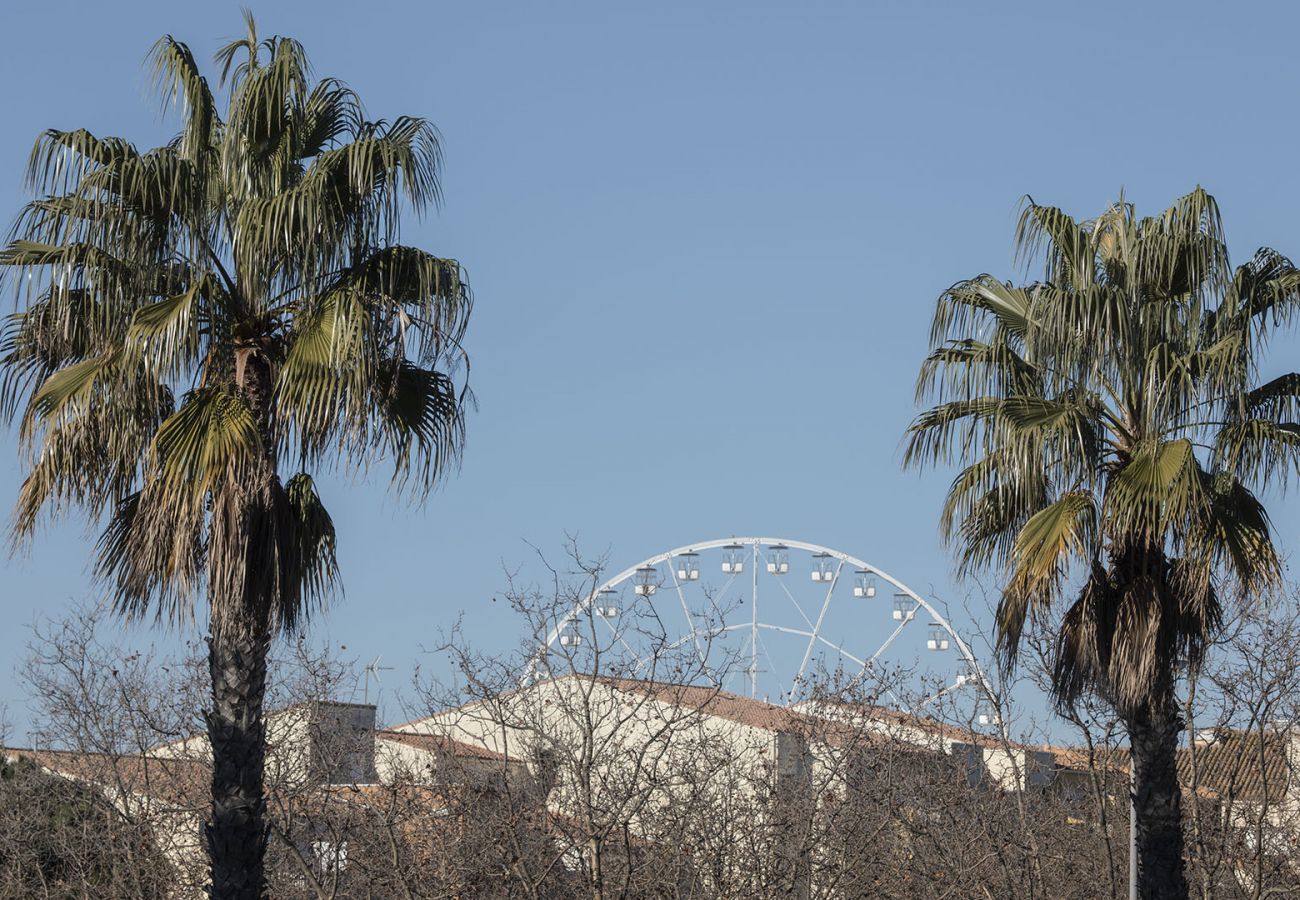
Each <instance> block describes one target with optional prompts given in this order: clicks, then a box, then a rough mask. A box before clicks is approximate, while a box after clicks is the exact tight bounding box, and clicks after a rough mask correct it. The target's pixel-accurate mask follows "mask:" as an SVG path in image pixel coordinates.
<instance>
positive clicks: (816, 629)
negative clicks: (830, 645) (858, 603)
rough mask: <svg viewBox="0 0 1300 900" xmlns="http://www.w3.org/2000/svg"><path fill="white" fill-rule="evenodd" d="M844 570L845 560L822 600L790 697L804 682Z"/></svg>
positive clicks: (841, 561) (839, 566)
mask: <svg viewBox="0 0 1300 900" xmlns="http://www.w3.org/2000/svg"><path fill="white" fill-rule="evenodd" d="M843 571H844V560H842V559H841V560H840V564H839V565H838V566H836V568H835V575H834V576H832V578H831V586H830V587H829V588H827V589H826V599H825V600H823V601H822V608H821V612H819V613H818V614H817V624H816V625H814V626H813V633H812V637H811V638H809V639H808V646H807V648H806V649H805V650H804V652H803V661H802V662H801V663H799V671H798V673H797V674H796V675H795V676H794V684H792V685H790V699H792V700H793V699H794V692H795V691H796V690H798V689H799V685H800V684H802V683H803V675H804V672H805V671H806V670H807V669H808V660H810V659H812V653H813V648H814V647H816V646H817V638H818V636H819V635H820V634H821V633H822V622H824V621H826V610H828V609H829V608H830V605H831V596H832V595H833V594H834V593H835V585H837V584H839V583H840V573H841V572H843Z"/></svg>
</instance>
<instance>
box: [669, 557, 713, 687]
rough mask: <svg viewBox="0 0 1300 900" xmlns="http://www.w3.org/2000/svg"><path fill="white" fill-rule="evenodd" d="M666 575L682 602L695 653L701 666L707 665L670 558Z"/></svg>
mask: <svg viewBox="0 0 1300 900" xmlns="http://www.w3.org/2000/svg"><path fill="white" fill-rule="evenodd" d="M696 574H699V570H698V567H697V569H696ZM668 575H669V576H670V577H671V578H672V580H673V587H674V588H676V589H677V599H678V600H680V601H681V604H682V615H684V616H685V617H686V627H687V628H689V629H690V630H691V635H690V637H691V640H692V641H693V642H694V643H695V655H696V656H697V657H699V660H700V665H701V666H708V664H709V663H708V660H707V659H705V658H704V648H703V647H701V646H700V638H699V635H698V634H697V633H696V631H695V617H694V616H692V615H691V608H690V606H689V605H688V604H687V603H686V592H685V591H684V590H682V583H681V581H679V580H678V578H677V568H676V566H675V565H674V564H673V561H672V560H671V559H670V560H668Z"/></svg>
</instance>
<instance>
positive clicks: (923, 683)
mask: <svg viewBox="0 0 1300 900" xmlns="http://www.w3.org/2000/svg"><path fill="white" fill-rule="evenodd" d="M647 613H648V614H649V615H651V616H653V618H654V620H655V621H656V622H657V623H662V630H661V631H660V632H659V635H658V637H657V640H656V641H655V642H654V646H653V647H650V646H647V644H646V641H645V636H646V635H645V630H644V629H643V628H638V627H634V626H633V625H632V624H631V622H632V620H633V619H636V618H640V617H644V615H645V614H647ZM665 636H666V639H665ZM665 649H666V650H669V651H682V652H686V653H692V652H697V653H698V654H699V661H700V663H701V664H702V665H701V668H700V671H704V672H708V671H716V675H717V677H716V679H715V683H716V684H718V685H719V686H721V687H722V688H724V689H727V690H729V691H732V692H734V693H739V694H748V695H749V696H750V697H754V698H756V699H765V700H768V701H770V702H773V703H790V702H794V701H797V700H800V699H803V698H804V697H805V696H806V695H807V692H808V691H809V690H810V688H812V687H813V686H814V684H815V683H816V682H817V681H818V680H819V679H820V678H825V677H827V676H833V677H834V678H835V679H836V680H837V681H838V683H839V684H841V685H842V684H844V683H846V682H848V683H850V684H851V683H853V682H862V681H866V680H869V679H874V680H876V681H877V683H879V684H881V685H883V688H882V691H881V698H882V702H887V703H889V704H890V705H893V706H896V707H899V708H900V709H904V710H907V711H911V712H927V713H930V712H934V711H937V710H938V709H939V708H940V707H946V708H947V709H948V710H950V711H957V712H959V713H960V714H961V715H962V716H963V717H964V718H966V719H967V720H968V721H971V722H975V721H978V723H979V724H982V725H989V724H994V715H993V712H992V709H991V706H990V705H989V703H988V698H989V697H990V696H991V694H990V684H989V681H988V679H987V678H986V677H985V675H984V673H983V671H982V670H981V669H980V667H979V664H978V663H977V661H976V659H975V656H974V654H973V653H972V652H971V650H970V647H969V646H968V644H967V642H966V641H964V640H963V639H962V637H961V636H960V635H959V634H958V633H957V631H956V630H955V629H954V628H953V627H952V625H951V624H950V623H949V621H948V619H947V618H946V617H945V616H944V615H943V614H942V613H941V612H940V610H939V609H937V608H936V607H935V605H934V604H932V603H931V602H929V601H927V600H926V599H925V598H924V597H923V596H921V595H920V594H918V593H917V592H916V591H914V590H912V589H911V588H910V587H908V586H907V585H906V584H904V583H903V582H902V581H900V580H899V579H897V578H895V577H894V576H893V575H891V574H889V573H888V572H886V571H885V570H884V569H882V568H880V567H879V566H876V565H874V564H872V563H869V562H866V561H865V560H862V559H859V558H858V557H856V556H851V555H849V554H847V553H843V552H841V551H838V550H833V549H831V548H829V547H823V546H820V545H818V544H812V543H808V542H806V541H795V540H786V539H777V538H769V537H732V538H721V539H718V540H711V541H702V542H700V543H696V544H688V545H686V546H683V547H677V548H675V549H672V550H667V551H664V552H662V553H658V554H656V555H654V556H651V557H649V558H647V559H644V560H642V561H641V562H639V563H637V564H636V565H633V566H629V567H628V568H626V569H624V570H623V571H622V572H619V573H618V574H617V575H615V576H614V577H613V578H610V579H609V580H608V581H605V582H604V583H603V584H601V585H600V586H599V587H597V588H596V589H595V590H593V591H592V592H591V593H590V594H588V595H587V596H585V597H583V598H582V599H580V600H579V601H578V602H577V603H575V604H574V605H573V607H572V608H570V609H569V610H568V611H567V612H566V613H563V614H561V615H560V616H559V617H558V618H557V620H556V622H555V624H554V627H553V628H552V629H551V630H550V632H549V634H547V635H546V639H545V646H543V647H540V648H539V651H538V654H537V655H536V657H535V658H534V661H533V666H532V668H531V670H530V677H534V676H536V675H537V674H539V671H540V669H541V668H542V667H544V666H545V665H546V664H547V660H548V658H551V657H553V656H563V657H565V658H566V660H567V661H568V662H569V663H570V664H575V665H579V666H581V665H582V664H583V662H584V660H583V656H584V654H586V655H592V654H594V653H596V652H601V653H605V654H608V653H617V654H618V655H619V656H620V657H621V658H622V659H623V660H625V661H626V663H627V671H629V672H630V673H631V674H634V675H638V676H640V677H654V672H653V669H654V665H655V661H656V658H655V654H656V653H658V652H662V651H663V650H665ZM715 660H717V661H718V664H717V668H716V669H714V661H715ZM940 701H943V702H942V703H940Z"/></svg>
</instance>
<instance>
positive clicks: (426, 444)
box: [0, 14, 470, 897]
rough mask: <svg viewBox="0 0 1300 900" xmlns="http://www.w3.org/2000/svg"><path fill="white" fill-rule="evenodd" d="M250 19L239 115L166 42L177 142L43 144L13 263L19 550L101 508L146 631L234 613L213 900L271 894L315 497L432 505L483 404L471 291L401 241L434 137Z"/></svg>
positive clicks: (4, 387)
mask: <svg viewBox="0 0 1300 900" xmlns="http://www.w3.org/2000/svg"><path fill="white" fill-rule="evenodd" d="M246 21H247V36H246V37H245V38H242V39H240V40H236V41H233V42H232V43H230V44H229V45H227V46H226V47H224V48H223V49H222V50H221V51H220V52H219V53H218V54H217V56H216V60H217V63H218V64H219V66H220V71H221V76H220V80H219V86H220V88H222V89H224V95H225V100H226V103H225V111H224V114H222V113H220V112H219V110H218V106H217V97H216V96H215V95H214V93H213V91H212V90H211V88H210V87H209V83H208V81H207V79H206V78H204V76H203V75H202V74H201V73H200V69H199V67H198V66H197V65H196V63H195V60H194V57H193V55H192V54H191V52H190V50H189V48H188V47H187V46H186V45H185V44H183V43H180V42H179V41H177V40H175V39H173V38H171V37H164V38H162V39H161V40H160V41H159V42H158V43H157V44H156V45H155V47H154V50H153V54H152V61H153V71H154V73H155V75H156V84H157V87H158V89H159V91H160V93H161V95H162V97H163V101H164V104H166V105H173V106H174V107H175V108H177V109H178V111H179V114H180V117H181V120H182V121H181V129H180V133H179V134H178V135H177V136H176V137H175V138H174V139H173V140H172V141H171V142H170V143H169V144H167V145H166V146H163V147H158V148H156V149H153V150H148V151H146V152H141V151H139V150H137V149H136V148H135V147H134V146H133V145H132V144H130V143H129V142H127V141H125V140H123V139H120V138H100V137H95V136H93V135H91V134H89V133H88V132H86V131H81V130H79V131H53V130H52V131H48V132H46V133H45V134H44V135H42V136H41V138H40V139H39V140H38V142H37V144H36V146H35V149H34V150H33V151H32V155H31V162H30V167H29V170H28V179H29V184H30V186H31V189H32V191H33V193H34V195H35V196H37V197H38V199H36V200H34V201H33V202H31V203H30V204H29V205H27V206H26V207H25V208H24V210H23V211H22V213H21V215H20V216H19V217H18V221H17V223H16V225H15V227H14V237H13V239H12V240H11V242H10V243H9V244H8V246H7V247H6V248H5V249H4V250H3V252H2V253H0V267H2V268H0V272H3V273H5V274H6V277H7V279H8V281H9V283H10V284H12V285H13V286H14V287H15V289H16V292H17V296H18V311H17V312H16V313H15V314H14V315H12V316H10V317H9V318H8V320H7V324H6V326H5V328H4V331H3V334H2V335H0V409H2V410H3V412H4V414H5V416H6V418H7V420H9V421H11V422H12V421H14V420H15V419H17V421H18V423H19V435H20V442H21V446H22V448H23V451H24V452H25V453H26V455H27V456H28V458H29V462H28V465H29V471H28V474H27V476H26V480H25V481H24V483H23V486H22V489H21V492H20V495H19V498H18V501H17V507H16V510H15V513H14V519H13V532H14V536H15V539H16V540H17V541H19V542H22V541H25V540H27V539H28V538H29V537H30V536H31V535H32V533H33V531H34V529H35V528H36V527H37V525H38V522H39V520H40V519H42V517H43V513H45V512H48V513H52V514H59V513H63V512H65V511H70V510H74V509H75V510H80V511H81V512H83V513H84V514H85V515H86V516H87V517H88V519H89V521H90V522H92V523H96V524H98V525H100V526H102V528H103V531H102V534H101V536H100V539H99V543H98V554H97V560H96V572H97V574H98V575H99V576H100V577H101V578H102V579H103V580H104V583H105V584H106V585H107V586H108V588H109V589H110V591H111V593H112V596H113V598H114V599H115V601H116V604H117V608H118V609H119V610H120V611H121V612H122V613H123V614H125V615H127V616H130V617H133V618H142V617H150V618H154V619H160V620H164V621H166V622H171V623H185V622H191V621H193V620H194V619H196V618H198V617H199V615H200V614H201V610H196V604H195V602H194V601H195V598H197V597H203V596H205V597H206V599H207V604H206V618H207V623H208V631H209V637H208V647H209V655H208V659H209V666H210V670H211V676H212V707H211V710H209V711H207V714H206V715H207V732H208V737H209V739H210V741H211V747H212V757H213V769H212V811H211V818H210V821H209V822H208V824H207V827H206V841H207V846H208V852H209V854H210V857H211V863H212V896H214V897H259V896H261V892H262V885H263V875H262V858H263V852H264V849H265V845H266V833H267V832H266V825H265V802H264V799H263V789H262V777H263V772H262V769H263V754H264V749H263V738H264V725H263V711H262V702H263V694H264V689H265V681H266V658H267V651H268V647H269V644H270V642H271V641H272V639H273V638H274V637H275V635H276V634H277V633H283V632H288V631H292V630H294V629H297V628H299V627H301V626H302V624H303V623H304V622H305V621H306V619H307V617H308V616H309V614H310V613H311V612H312V611H313V610H314V609H315V608H317V607H318V606H319V605H320V604H321V603H322V602H323V601H325V600H326V599H328V598H329V596H330V595H331V594H332V593H333V592H334V590H335V588H336V585H337V581H336V576H337V572H336V568H335V535H334V526H333V524H332V523H331V520H330V517H329V514H328V513H327V512H326V510H325V508H324V507H323V506H322V504H321V501H320V498H319V497H318V496H317V493H316V490H315V487H314V485H313V481H312V477H311V474H310V473H311V472H313V471H319V470H320V469H321V468H322V467H326V468H335V469H342V470H345V471H349V472H357V471H359V470H365V469H367V468H368V467H370V466H371V465H372V464H374V463H377V462H380V461H382V460H388V461H389V462H391V463H392V465H393V475H392V486H393V488H394V489H395V490H397V491H398V492H399V493H401V494H402V495H403V496H407V497H414V498H415V499H422V498H423V497H425V496H426V495H427V493H428V491H429V490H430V489H431V488H432V487H433V486H434V485H435V484H436V483H437V482H438V480H439V478H440V476H442V475H443V474H444V473H445V472H447V471H448V469H449V468H450V467H452V466H454V465H455V463H456V462H457V461H458V459H459V454H460V450H461V447H462V445H463V434H464V415H465V411H466V404H467V402H468V401H469V398H468V396H467V393H466V390H465V388H464V386H463V384H462V383H461V381H460V375H461V374H462V373H463V372H465V371H466V368H465V367H464V366H463V365H462V364H463V363H464V355H463V353H462V351H461V348H460V340H461V337H462V334H463V332H464V329H465V326H466V323H467V318H468V316H469V312H470V301H469V293H468V289H467V285H466V282H465V280H464V278H463V276H462V272H461V267H460V266H459V264H458V263H457V262H456V261H454V260H450V259H442V258H439V257H436V256H433V255H430V254H429V253H426V252H424V251H423V250H419V249H416V248H414V247H409V246H404V245H402V244H400V243H399V241H398V236H399V234H398V232H399V222H400V218H401V214H402V213H403V211H404V210H407V209H411V210H413V211H415V212H416V213H417V214H418V213H420V212H422V211H424V210H425V209H427V208H429V207H430V206H431V205H434V204H436V203H437V201H438V199H439V182H438V172H439V162H440V159H439V148H438V142H437V139H436V133H435V131H434V129H433V127H432V126H431V125H430V124H429V123H428V122H426V121H424V120H423V119H418V118H409V117H406V116H403V117H400V118H397V119H394V120H392V121H372V120H369V119H367V118H366V117H365V114H364V112H363V109H362V106H361V103H360V100H359V99H358V97H357V96H356V95H355V94H354V93H353V92H352V91H351V90H349V89H348V88H347V87H346V86H345V85H344V84H343V83H342V82H340V81H337V80H335V79H332V78H323V79H319V80H317V79H315V78H314V77H313V76H312V74H311V70H310V69H309V66H308V62H307V58H306V56H305V54H304V52H303V48H302V47H301V45H299V44H298V43H297V42H296V41H293V40H290V39H288V38H282V37H272V38H270V39H267V40H259V38H258V36H257V32H256V28H255V25H254V22H253V20H252V17H251V16H248V15H247V14H246ZM288 467H292V470H291V471H294V474H292V477H288V478H285V477H284V474H286V473H284V472H283V470H284V469H285V468H288Z"/></svg>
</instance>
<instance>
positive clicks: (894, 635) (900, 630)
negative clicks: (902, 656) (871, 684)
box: [871, 603, 921, 662]
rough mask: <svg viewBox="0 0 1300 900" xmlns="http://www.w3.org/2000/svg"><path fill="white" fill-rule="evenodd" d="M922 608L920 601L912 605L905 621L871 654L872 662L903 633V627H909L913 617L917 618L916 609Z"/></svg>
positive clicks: (904, 617) (905, 615) (905, 616)
mask: <svg viewBox="0 0 1300 900" xmlns="http://www.w3.org/2000/svg"><path fill="white" fill-rule="evenodd" d="M920 608H921V604H919V603H918V604H916V606H914V607H912V609H911V610H910V611H908V612H907V613H905V614H904V616H903V621H901V622H899V623H898V627H897V628H895V629H894V630H893V632H892V633H891V634H890V635H889V637H887V638H885V642H884V643H883V644H881V645H880V649H879V650H877V651H876V652H875V653H873V654H871V661H872V662H875V661H876V660H878V659H880V654H882V653H884V652H885V651H886V650H888V649H889V645H890V644H892V643H893V642H894V639H895V638H897V637H898V636H899V635H900V634H902V633H903V629H904V628H906V627H907V625H908V623H909V622H911V621H912V620H913V619H915V618H916V611H917V610H919V609H920Z"/></svg>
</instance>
